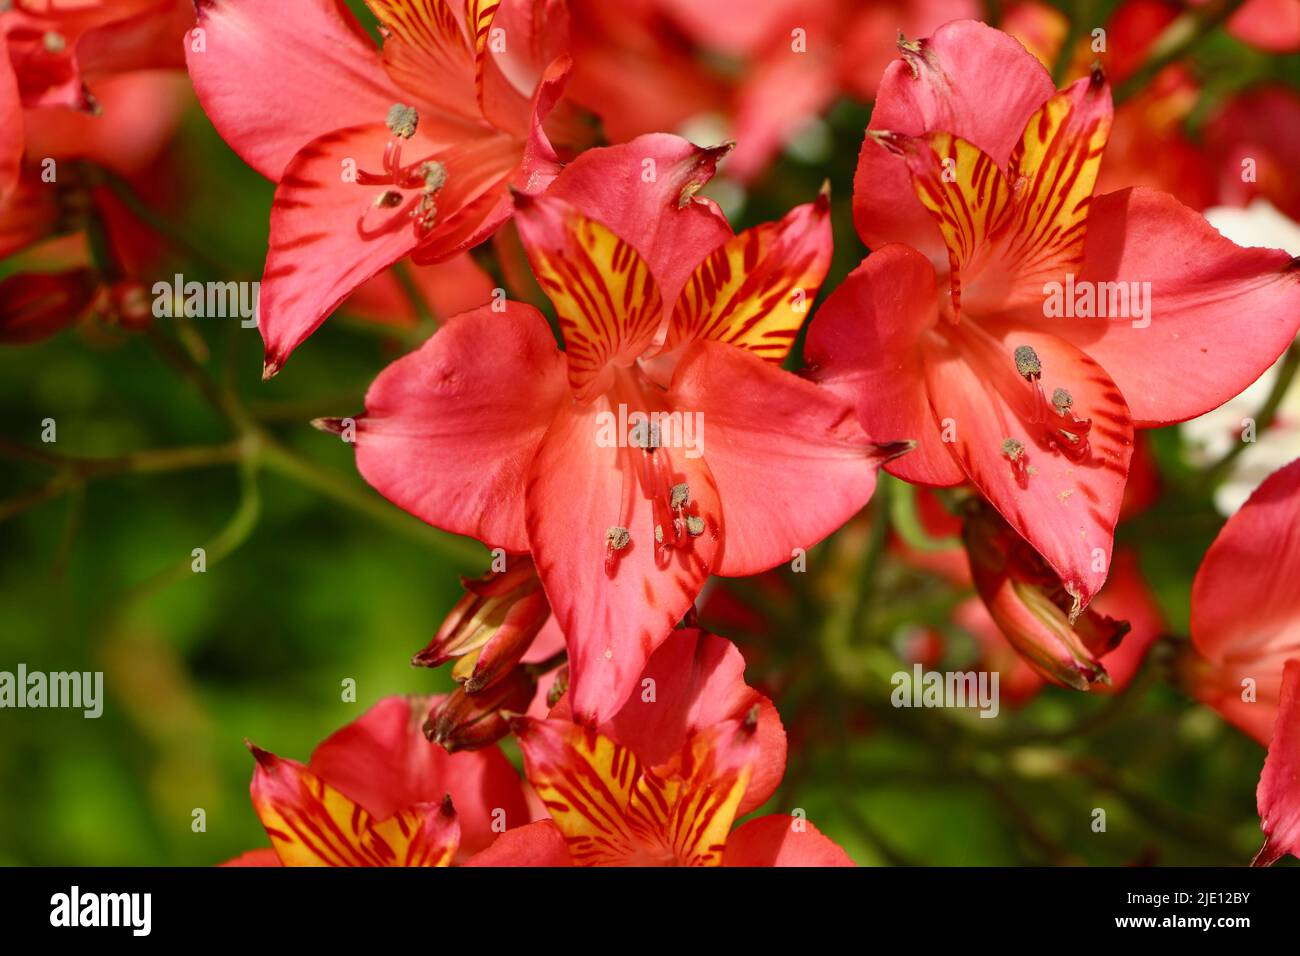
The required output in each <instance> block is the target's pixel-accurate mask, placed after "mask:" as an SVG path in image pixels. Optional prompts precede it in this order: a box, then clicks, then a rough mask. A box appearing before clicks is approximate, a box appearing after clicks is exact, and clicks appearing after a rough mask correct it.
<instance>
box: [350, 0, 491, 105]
mask: <svg viewBox="0 0 1300 956" xmlns="http://www.w3.org/2000/svg"><path fill="white" fill-rule="evenodd" d="M366 4H367V5H368V6H369V7H370V9H371V10H372V11H373V12H374V14H375V16H376V17H377V18H378V20H379V22H380V24H381V25H382V27H383V32H384V48H383V60H384V67H385V68H386V69H387V70H388V74H389V76H391V77H392V79H393V81H394V82H395V83H397V85H398V86H400V87H402V88H403V89H404V90H406V91H407V92H409V93H410V94H411V96H412V98H413V99H415V100H417V101H418V102H416V103H415V104H414V105H416V107H417V109H419V108H420V107H428V111H425V110H421V112H422V115H421V120H423V121H425V122H426V123H428V122H433V121H434V120H435V119H438V118H439V117H437V116H434V115H428V114H429V112H432V111H435V110H436V112H438V113H450V114H452V115H453V116H456V117H458V118H460V119H465V120H474V121H477V120H478V119H479V117H480V115H481V113H480V110H479V104H478V101H477V98H476V96H475V95H474V90H475V85H474V83H475V56H474V50H473V47H471V45H470V39H469V38H467V37H466V36H465V29H464V27H462V25H461V22H460V20H459V19H458V18H457V16H456V12H455V10H454V8H453V7H452V3H451V0H366ZM376 118H377V119H378V118H379V117H376Z"/></svg>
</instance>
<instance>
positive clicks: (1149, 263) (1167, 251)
mask: <svg viewBox="0 0 1300 956" xmlns="http://www.w3.org/2000/svg"><path fill="white" fill-rule="evenodd" d="M1084 258H1085V262H1084V267H1083V272H1082V274H1081V275H1080V276H1079V279H1080V281H1088V282H1093V283H1098V282H1114V281H1123V282H1138V283H1142V282H1148V283H1150V286H1149V288H1150V291H1151V295H1150V299H1151V302H1150V312H1151V314H1150V315H1149V316H1147V317H1146V318H1147V319H1149V320H1150V325H1149V327H1143V326H1141V323H1140V322H1139V321H1138V320H1137V319H1134V318H1127V317H1126V318H1119V319H1113V320H1110V321H1107V320H1104V319H1096V320H1086V319H1084V320H1081V319H1053V320H1047V321H1050V322H1051V328H1052V330H1053V331H1054V332H1056V334H1058V335H1061V336H1063V337H1066V338H1069V339H1070V340H1071V341H1073V342H1075V343H1076V344H1078V345H1079V346H1080V347H1081V348H1083V349H1085V350H1086V351H1087V352H1088V354H1089V355H1091V356H1092V357H1093V358H1094V359H1096V360H1097V361H1098V362H1100V363H1101V364H1102V366H1104V367H1105V369H1106V371H1107V372H1109V373H1110V375H1111V377H1112V378H1114V380H1115V383H1116V384H1117V385H1119V387H1120V389H1121V390H1122V391H1123V392H1124V396H1125V398H1126V399H1127V400H1128V402H1129V405H1130V407H1131V408H1132V411H1133V418H1134V420H1135V421H1137V422H1139V423H1141V424H1142V425H1158V424H1167V423H1169V422H1176V421H1182V420H1184V419H1187V418H1192V417H1194V416H1196V415H1200V414H1203V413H1205V412H1207V411H1209V410H1210V409H1212V408H1217V407H1218V406H1219V405H1221V404H1223V403H1224V402H1226V401H1227V400H1228V399H1230V398H1232V397H1233V396H1234V395H1237V394H1238V393H1240V392H1241V391H1242V390H1243V389H1245V388H1246V386H1248V385H1250V384H1251V383H1252V382H1254V381H1255V379H1257V378H1258V377H1259V376H1260V375H1261V374H1262V373H1263V371H1264V370H1265V369H1266V368H1268V367H1269V365H1271V364H1272V363H1273V361H1274V360H1275V359H1276V358H1277V357H1278V356H1279V355H1281V354H1282V351H1283V350H1284V349H1285V348H1286V347H1287V345H1289V344H1290V343H1291V340H1292V339H1294V338H1295V335H1296V330H1297V328H1300V269H1297V268H1296V267H1295V266H1293V265H1292V260H1291V257H1290V256H1289V255H1287V254H1286V253H1284V252H1281V251H1279V250H1273V249H1243V248H1241V247H1239V246H1236V245H1234V244H1233V243H1231V242H1229V241H1228V240H1227V239H1224V238H1223V237H1222V236H1221V235H1219V233H1218V232H1217V231H1216V230H1215V229H1214V227H1213V226H1211V225H1210V224H1209V223H1207V222H1206V221H1205V220H1204V219H1203V218H1202V217H1201V216H1200V215H1198V214H1197V213H1195V212H1193V211H1192V210H1191V209H1188V208H1187V207H1186V206H1184V205H1182V204H1181V203H1180V202H1178V201H1177V200H1176V199H1174V198H1173V197H1172V196H1169V195H1168V194H1166V193H1160V192H1155V191H1153V190H1149V189H1126V190H1123V191H1121V192H1118V193H1109V194H1108V195H1105V196H1098V197H1095V198H1094V199H1093V202H1092V206H1091V210H1090V212H1089V214H1088V239H1087V244H1086V246H1085V250H1084ZM1139 288H1140V286H1139Z"/></svg>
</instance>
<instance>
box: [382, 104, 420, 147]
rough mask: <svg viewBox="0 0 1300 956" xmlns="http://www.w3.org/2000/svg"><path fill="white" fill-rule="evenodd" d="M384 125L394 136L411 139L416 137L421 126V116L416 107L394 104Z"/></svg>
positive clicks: (389, 109)
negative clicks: (416, 132)
mask: <svg viewBox="0 0 1300 956" xmlns="http://www.w3.org/2000/svg"><path fill="white" fill-rule="evenodd" d="M384 123H385V124H386V125H387V126H388V129H389V132H391V133H392V134H393V135H394V136H397V137H399V138H400V139H410V138H411V137H412V136H414V135H415V130H416V128H417V127H418V126H419V125H420V114H419V113H417V112H416V110H415V107H414V106H407V105H406V104H405V103H394V104H393V105H392V106H390V107H389V108H388V116H387V118H386V119H385V120H384Z"/></svg>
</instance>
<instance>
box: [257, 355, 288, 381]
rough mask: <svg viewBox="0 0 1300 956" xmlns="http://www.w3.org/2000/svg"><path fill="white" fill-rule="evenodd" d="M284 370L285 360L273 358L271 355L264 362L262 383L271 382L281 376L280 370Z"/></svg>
mask: <svg viewBox="0 0 1300 956" xmlns="http://www.w3.org/2000/svg"><path fill="white" fill-rule="evenodd" d="M282 368H284V359H282V358H272V357H271V356H270V355H268V356H267V357H266V359H265V360H264V361H263V362H262V381H264V382H269V381H270V380H271V379H273V378H275V376H277V375H279V374H280V369H282Z"/></svg>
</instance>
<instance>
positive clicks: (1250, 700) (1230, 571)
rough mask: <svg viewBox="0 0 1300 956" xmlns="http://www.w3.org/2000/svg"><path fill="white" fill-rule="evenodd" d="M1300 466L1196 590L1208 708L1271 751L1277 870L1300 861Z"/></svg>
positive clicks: (1221, 548) (1227, 537)
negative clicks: (1286, 860) (1282, 861)
mask: <svg viewBox="0 0 1300 956" xmlns="http://www.w3.org/2000/svg"><path fill="white" fill-rule="evenodd" d="M1297 580H1300V461H1294V462H1292V463H1291V464H1289V465H1287V466H1286V467H1285V468H1283V469H1282V470H1280V471H1278V472H1275V473H1274V474H1272V475H1270V476H1269V477H1268V479H1266V480H1265V481H1264V483H1263V484H1261V485H1260V486H1259V487H1258V488H1257V489H1255V493H1254V494H1252V495H1251V496H1250V498H1249V500H1248V501H1247V502H1246V503H1245V504H1244V505H1242V507H1241V510H1240V511H1238V512H1237V513H1236V514H1235V515H1233V516H1232V517H1231V518H1229V519H1228V521H1227V523H1226V524H1225V525H1224V526H1223V530H1221V531H1220V532H1219V536H1218V537H1217V538H1215V539H1214V544H1212V545H1211V546H1210V550H1209V551H1207V552H1206V554H1205V560H1204V561H1202V562H1201V567H1200V570H1198V571H1197V572H1196V580H1195V581H1194V582H1193V583H1192V623H1191V631H1192V643H1193V644H1194V645H1195V647H1196V651H1197V653H1198V654H1199V656H1200V657H1199V659H1198V660H1196V661H1195V662H1194V663H1193V665H1192V668H1191V671H1192V678H1193V681H1194V684H1195V686H1194V690H1195V693H1196V696H1197V697H1199V698H1200V700H1201V701H1202V702H1203V703H1205V704H1208V705H1209V706H1211V707H1213V708H1214V709H1215V710H1217V711H1218V712H1219V713H1220V714H1221V715H1222V716H1223V717H1224V718H1225V719H1227V720H1229V721H1231V722H1232V723H1234V724H1236V725H1237V726H1238V727H1240V728H1241V729H1242V730H1244V731H1246V733H1248V734H1250V735H1251V736H1252V737H1254V738H1255V739H1256V740H1258V741H1259V742H1260V743H1262V744H1264V745H1265V746H1266V747H1268V759H1267V760H1266V761H1265V763H1264V772H1263V774H1262V775H1261V776H1260V780H1259V789H1258V793H1257V796H1258V801H1259V814H1260V818H1261V826H1262V827H1263V830H1264V834H1265V836H1266V838H1267V839H1266V841H1265V844H1264V847H1263V848H1262V849H1261V850H1260V851H1259V855H1258V856H1257V857H1256V858H1255V862H1256V863H1257V864H1262V865H1268V864H1270V863H1272V862H1274V861H1275V860H1277V859H1279V858H1280V857H1282V856H1283V855H1285V854H1287V853H1291V854H1294V855H1296V856H1300V760H1298V759H1297V754H1300V588H1297V587H1296V581H1297Z"/></svg>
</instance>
